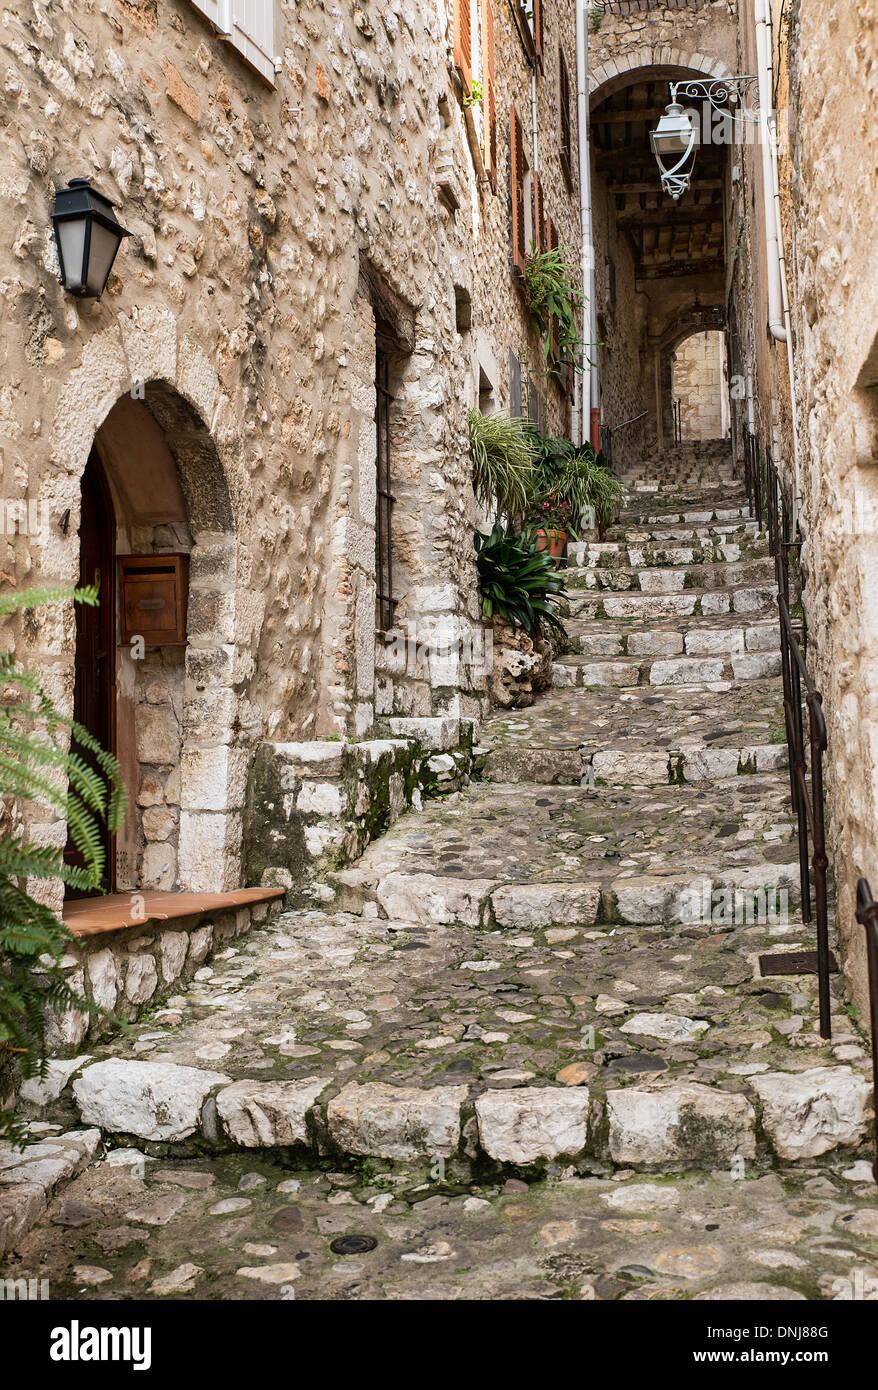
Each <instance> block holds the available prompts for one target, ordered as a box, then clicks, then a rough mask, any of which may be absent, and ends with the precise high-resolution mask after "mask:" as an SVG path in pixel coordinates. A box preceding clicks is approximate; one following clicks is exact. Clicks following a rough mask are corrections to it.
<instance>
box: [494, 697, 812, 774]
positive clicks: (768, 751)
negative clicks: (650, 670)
mask: <svg viewBox="0 0 878 1390" xmlns="http://www.w3.org/2000/svg"><path fill="white" fill-rule="evenodd" d="M481 737H482V745H481V746H480V749H479V752H478V756H477V763H476V775H478V771H479V768H480V767H481V768H483V769H484V771H483V775H484V776H490V778H491V780H492V781H498V782H507V781H508V782H528V781H530V782H541V783H545V782H558V783H564V782H567V783H579V782H581V781H582V780H583V777H586V779H590V778H591V779H596V780H597V782H598V784H600V783H601V782H616V781H621V782H623V783H632V784H635V785H638V784H641V785H655V786H659V785H661V784H662V783H665V784H667V782H668V781H669V780H671V781H678V780H680V779H681V778H682V780H684V781H686V782H691V781H701V780H704V779H708V778H718V777H731V776H735V775H736V774H737V772H738V771H739V770H740V771H743V772H747V773H752V772H753V771H754V770H755V771H757V772H760V773H767V772H769V771H771V770H772V769H780V768H783V767H784V766H785V765H786V735H785V730H784V717H783V703H782V690H781V685H780V682H779V681H777V680H776V679H775V680H767V681H755V680H754V681H741V682H739V683H736V684H734V685H732V686H730V687H726V686H724V685H722V684H719V685H718V686H717V687H715V688H714V687H706V686H700V687H699V686H671V685H669V686H648V685H646V686H633V687H630V688H628V689H617V688H614V687H611V686H599V687H595V688H593V689H590V690H583V689H577V690H553V691H550V692H549V693H548V694H546V695H545V696H543V697H542V699H541V700H540V701H539V703H538V704H536V705H535V706H533V707H532V708H530V709H524V710H511V711H502V712H497V713H495V714H493V715H491V716H490V717H489V718H488V719H486V720H485V721H484V723H483V725H482V731H481ZM486 750H487V751H486ZM589 769H590V770H591V771H589ZM779 788H780V784H779ZM784 793H785V794H787V793H786V788H784Z"/></svg>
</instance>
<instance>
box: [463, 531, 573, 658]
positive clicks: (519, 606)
mask: <svg viewBox="0 0 878 1390" xmlns="http://www.w3.org/2000/svg"><path fill="white" fill-rule="evenodd" d="M475 546H476V564H477V567H478V571H479V587H480V589H481V593H482V612H483V613H484V615H485V617H486V618H493V617H495V616H499V617H503V618H506V620H507V622H508V623H509V624H510V625H511V626H512V627H520V628H523V629H524V631H525V632H527V633H528V634H529V635H530V636H531V637H537V636H539V634H540V631H541V628H542V625H543V623H547V624H548V625H549V626H550V627H555V628H558V629H559V630H560V631H562V632H563V631H564V624H563V623H562V622H561V620H560V618H559V617H558V614H557V612H556V611H555V610H556V607H557V605H558V602H559V599H560V595H561V594H563V592H564V579H563V577H562V575H561V574H560V573H559V572H558V570H557V569H556V568H555V562H554V560H552V558H551V557H550V555H549V553H548V551H546V550H538V549H537V534H536V531H508V530H506V529H505V528H504V527H503V526H501V525H500V523H499V522H498V523H497V525H496V526H495V527H494V529H493V530H492V531H491V534H490V535H485V534H484V533H483V532H481V531H480V532H477V534H476V537H475Z"/></svg>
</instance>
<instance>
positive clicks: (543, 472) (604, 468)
mask: <svg viewBox="0 0 878 1390" xmlns="http://www.w3.org/2000/svg"><path fill="white" fill-rule="evenodd" d="M531 439H532V443H533V447H534V452H535V455H536V462H535V476H536V479H537V494H536V495H537V496H540V495H549V494H551V493H554V494H555V496H556V497H558V498H563V499H564V500H565V501H566V502H568V503H569V504H570V508H571V517H572V520H573V526H575V527H577V528H579V527H581V526H582V525H583V522H585V524H587V525H589V526H595V527H597V530H598V534H599V535H603V533H604V532H605V530H606V529H607V527H608V526H609V524H610V522H611V521H612V518H613V516H614V514H615V512H616V509H617V508H618V506H619V504H620V503H621V501H622V499H623V497H624V495H625V489H624V487H623V484H622V482H621V481H620V479H619V478H617V477H616V475H615V474H614V473H613V472H612V470H611V469H610V468H609V466H608V465H607V461H606V459H605V458H604V455H603V454H601V453H596V451H595V449H594V448H593V446H592V445H591V444H581V445H576V444H573V443H572V442H571V441H570V440H569V439H551V438H549V437H547V436H546V435H541V434H540V433H539V432H538V431H536V430H532V431H531ZM586 519H587V520H586ZM568 529H570V530H572V529H573V528H572V527H571V528H568Z"/></svg>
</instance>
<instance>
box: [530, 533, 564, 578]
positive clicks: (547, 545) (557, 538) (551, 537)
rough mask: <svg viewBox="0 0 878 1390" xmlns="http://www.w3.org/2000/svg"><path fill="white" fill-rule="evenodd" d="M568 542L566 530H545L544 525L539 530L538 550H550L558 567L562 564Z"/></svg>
mask: <svg viewBox="0 0 878 1390" xmlns="http://www.w3.org/2000/svg"><path fill="white" fill-rule="evenodd" d="M566 544H567V532H566V531H556V530H553V529H546V530H544V529H543V528H542V527H540V529H539V530H538V531H537V550H548V552H549V554H550V555H551V557H552V559H553V560H554V561H555V568H556V569H557V568H558V566H559V564H560V561H561V556H562V555H563V554H564V547H565V545H566Z"/></svg>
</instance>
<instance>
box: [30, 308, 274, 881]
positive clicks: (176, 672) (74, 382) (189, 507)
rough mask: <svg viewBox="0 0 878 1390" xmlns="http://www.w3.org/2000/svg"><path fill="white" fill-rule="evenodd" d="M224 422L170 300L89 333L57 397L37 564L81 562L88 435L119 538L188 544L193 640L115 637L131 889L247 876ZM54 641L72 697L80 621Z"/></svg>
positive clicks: (245, 760)
mask: <svg viewBox="0 0 878 1390" xmlns="http://www.w3.org/2000/svg"><path fill="white" fill-rule="evenodd" d="M157 367H158V369H159V370H158V371H157V370H156V368H157ZM141 372H142V374H141ZM120 413H121V416H123V417H124V419H122V420H121V424H122V428H121V429H120V428H119V425H120ZM134 417H136V420H135V419H134ZM227 421H228V417H227V402H226V399H225V397H224V396H223V393H222V391H221V388H220V384H219V381H218V379H217V377H216V374H215V372H214V370H213V367H212V365H211V364H210V362H209V360H208V358H207V357H206V355H205V354H204V353H203V352H202V351H201V350H200V349H199V348H198V347H197V345H195V344H193V343H192V342H191V341H190V340H187V339H185V338H184V339H180V340H178V337H177V326H176V323H175V321H174V319H173V316H172V315H170V314H169V313H167V312H166V311H160V310H159V311H152V312H150V313H144V314H135V315H132V317H131V318H130V319H122V320H120V322H119V324H118V326H117V327H116V328H114V329H110V330H107V331H106V332H105V333H103V334H101V335H98V337H96V338H94V339H92V340H91V341H90V342H89V343H88V344H87V345H86V346H85V348H84V350H83V354H82V359H81V362H80V365H79V366H78V367H77V368H76V369H75V370H74V372H72V373H71V375H70V377H69V378H68V381H67V385H66V387H65V389H64V391H63V392H62V393H61V396H60V399H59V404H58V409H57V413H56V417H55V426H54V430H53V437H52V440H53V460H54V462H55V463H56V465H57V466H56V469H55V470H54V471H53V472H51V473H49V474H48V475H47V476H46V478H45V481H44V484H43V487H42V489H41V495H42V497H43V498H44V499H45V500H46V501H47V503H48V505H49V506H50V508H51V509H52V511H53V513H54V514H58V515H64V516H66V517H68V518H69V522H68V523H67V524H66V526H65V527H64V528H63V529H60V533H59V531H56V529H55V528H52V530H51V534H49V535H48V536H47V537H46V538H45V541H44V543H43V546H42V554H41V556H40V561H41V563H40V569H41V572H42V574H43V575H45V576H49V575H51V577H52V578H53V579H60V580H62V581H66V582H69V581H70V580H71V579H72V578H75V577H76V574H77V573H78V552H79V539H78V521H79V513H80V504H79V483H80V478H81V476H82V472H83V470H84V468H85V463H86V461H87V458H88V456H89V453H90V451H91V448H92V445H93V444H94V445H95V446H96V447H97V449H98V452H99V453H100V454H101V457H102V461H103V463H104V466H105V469H106V472H107V475H108V479H109V481H110V485H111V488H112V489H113V491H114V495H115V499H116V501H117V525H118V527H119V528H120V530H119V532H118V534H119V538H120V542H121V543H120V545H119V547H118V549H119V550H120V552H121V553H132V554H137V555H140V554H161V553H167V552H174V553H178V552H181V553H184V554H185V555H187V556H188V566H189V584H188V614H187V623H186V633H185V646H181V647H180V648H178V649H177V650H176V651H173V650H172V649H171V648H167V649H166V648H164V647H162V648H161V649H160V650H159V651H158V654H157V655H156V653H155V652H152V653H151V659H150V660H148V661H147V663H146V664H145V665H141V666H139V665H138V660H140V658H135V657H133V656H132V655H131V653H129V652H127V651H123V650H122V649H121V646H117V658H116V672H117V688H118V690H119V705H118V713H119V716H120V718H119V727H118V730H117V749H118V753H119V755H120V762H121V763H122V765H123V772H124V773H126V781H127V783H128V785H129V792H130V801H131V807H130V810H129V819H128V821H127V822H126V833H125V837H124V839H123V846H122V847H123V849H124V851H125V852H124V853H123V854H122V855H121V857H117V863H118V866H119V873H118V875H117V885H118V889H119V890H120V891H126V890H131V891H136V890H138V889H141V888H145V889H178V890H188V891H195V892H204V891H210V892H219V891H225V890H227V889H232V888H237V887H238V886H239V884H240V845H241V809H242V806H243V801H244V795H245V790H246V776H247V768H248V765H249V749H248V747H247V746H246V743H245V736H244V735H243V734H242V732H241V719H240V717H239V716H240V696H239V693H238V689H237V672H238V667H239V662H238V652H237V642H236V607H237V588H238V541H237V534H238V529H239V527H238V523H237V521H236V518H237V517H238V516H239V515H240V514H241V512H242V510H243V508H244V506H245V503H246V489H247V482H246V478H245V477H244V476H243V473H242V470H241V463H240V460H241V453H242V451H241V449H240V443H239V441H238V440H237V438H236V436H235V434H234V432H233V431H232V430H231V429H230V428H229V426H228V423H227ZM132 425H133V429H132ZM114 426H115V428H114ZM126 440H128V441H131V447H132V448H135V447H137V448H138V449H140V450H141V455H139V456H138V467H141V468H145V469H146V470H147V473H148V477H149V484H150V486H148V487H147V488H146V489H145V490H144V489H141V492H140V494H139V495H138V496H137V497H135V498H134V500H133V501H132V495H133V494H132V489H131V480H130V478H129V479H127V480H126V479H125V477H124V476H122V471H123V470H121V468H120V460H121V459H122V457H123V455H124V453H125V449H126ZM144 450H145V453H144V452H143V451H144ZM144 460H148V461H147V462H144ZM126 487H127V493H126ZM174 489H176V495H177V503H176V504H175V503H174V502H173V497H172V494H173V493H174ZM144 498H151V499H152V502H153V504H154V505H152V508H151V510H150V507H149V506H147V505H146V504H145V502H144ZM163 509H164V510H163ZM43 646H44V648H47V649H48V650H47V653H46V654H47V657H48V659H50V660H52V662H53V663H54V665H55V669H56V670H57V671H58V672H59V674H60V677H61V682H62V686H63V690H64V694H65V695H66V696H67V697H68V702H70V701H72V665H73V648H74V640H73V636H72V634H71V633H70V631H69V630H67V629H65V630H64V631H57V632H51V633H47V636H46V639H45V640H44V642H43ZM126 740H127V742H126Z"/></svg>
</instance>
